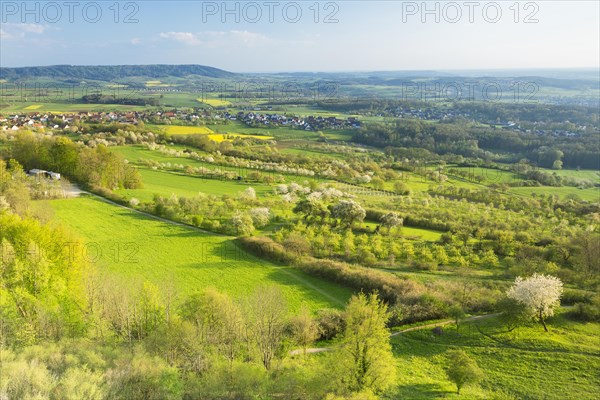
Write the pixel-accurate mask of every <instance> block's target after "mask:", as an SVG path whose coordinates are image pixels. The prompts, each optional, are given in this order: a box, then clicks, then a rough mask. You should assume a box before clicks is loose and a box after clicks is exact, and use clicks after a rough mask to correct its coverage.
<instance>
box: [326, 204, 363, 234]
mask: <svg viewBox="0 0 600 400" xmlns="http://www.w3.org/2000/svg"><path fill="white" fill-rule="evenodd" d="M331 215H332V216H333V217H334V218H337V219H339V220H340V221H341V222H342V223H343V224H344V225H345V226H346V227H347V228H350V227H351V226H352V225H354V223H355V222H358V223H360V222H362V221H363V220H364V219H365V216H366V211H365V209H364V208H363V207H362V206H361V205H360V204H359V203H357V202H356V201H354V200H340V201H339V202H338V203H337V204H336V205H334V206H332V207H331Z"/></svg>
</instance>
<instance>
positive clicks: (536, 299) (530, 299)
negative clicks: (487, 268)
mask: <svg viewBox="0 0 600 400" xmlns="http://www.w3.org/2000/svg"><path fill="white" fill-rule="evenodd" d="M562 293H563V284H562V282H561V280H560V279H559V278H557V277H554V276H550V275H543V274H540V275H538V274H533V275H532V276H531V277H529V278H525V279H523V278H521V277H520V276H519V277H517V279H515V283H514V284H513V285H512V286H511V288H510V289H508V292H506V295H507V296H508V297H509V298H511V299H513V300H516V301H517V302H519V303H521V304H523V305H524V306H525V308H526V312H527V313H528V314H529V315H530V316H531V318H532V319H534V320H536V321H539V322H541V323H542V325H543V326H544V330H545V331H546V332H548V327H546V322H545V318H548V317H551V316H553V315H554V309H555V308H556V307H558V306H559V305H560V297H561V296H562Z"/></svg>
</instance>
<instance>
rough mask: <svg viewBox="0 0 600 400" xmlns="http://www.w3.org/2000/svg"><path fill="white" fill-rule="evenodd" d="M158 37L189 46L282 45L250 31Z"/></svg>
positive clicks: (162, 33)
mask: <svg viewBox="0 0 600 400" xmlns="http://www.w3.org/2000/svg"><path fill="white" fill-rule="evenodd" d="M160 37H161V38H163V39H169V40H173V41H176V42H180V43H184V44H186V45H189V46H206V47H217V46H243V47H255V46H261V45H270V44H278V43H283V41H281V40H276V39H273V38H270V37H268V36H266V35H263V34H262V33H257V32H250V31H246V30H244V31H240V30H231V31H203V32H196V33H193V32H161V33H160Z"/></svg>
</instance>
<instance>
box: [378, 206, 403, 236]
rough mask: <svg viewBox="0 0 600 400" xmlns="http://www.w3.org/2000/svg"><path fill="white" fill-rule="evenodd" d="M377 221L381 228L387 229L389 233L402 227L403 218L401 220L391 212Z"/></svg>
mask: <svg viewBox="0 0 600 400" xmlns="http://www.w3.org/2000/svg"><path fill="white" fill-rule="evenodd" d="M379 221H380V222H381V226H383V227H385V228H387V230H388V233H389V232H390V231H391V230H392V228H395V227H400V226H402V224H403V223H404V218H402V217H401V216H400V214H398V213H397V212H393V211H392V212H389V213H386V214H384V215H382V216H381V218H380V219H379Z"/></svg>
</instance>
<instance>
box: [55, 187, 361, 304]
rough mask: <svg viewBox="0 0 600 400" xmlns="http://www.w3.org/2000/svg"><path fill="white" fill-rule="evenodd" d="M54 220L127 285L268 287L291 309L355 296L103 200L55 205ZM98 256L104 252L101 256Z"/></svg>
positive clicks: (222, 240)
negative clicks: (276, 290)
mask: <svg viewBox="0 0 600 400" xmlns="http://www.w3.org/2000/svg"><path fill="white" fill-rule="evenodd" d="M50 204H51V206H52V208H53V209H54V210H55V218H56V219H57V220H58V221H60V222H61V223H62V224H64V225H66V226H68V227H69V228H70V229H72V230H74V231H75V232H76V233H78V234H79V235H80V236H82V237H83V238H84V239H85V240H86V241H87V243H95V245H93V246H89V248H90V250H94V251H90V253H89V254H90V258H91V259H94V260H95V259H96V255H97V254H100V257H99V258H98V264H99V266H100V268H102V269H105V270H107V271H110V272H113V273H117V274H118V275H119V276H121V277H122V278H124V279H131V280H133V281H139V280H141V279H147V280H150V281H152V282H154V283H156V284H165V283H167V282H169V281H172V282H173V283H174V284H175V287H176V288H177V289H178V292H179V293H180V294H181V295H185V294H189V293H191V292H194V291H197V290H200V289H202V288H206V287H216V288H217V289H220V290H223V291H226V292H229V293H231V294H232V295H235V296H243V295H246V294H248V293H249V292H251V291H252V290H254V289H255V288H256V287H258V286H260V285H263V284H274V285H277V286H280V287H281V288H282V289H283V291H284V293H285V295H286V297H287V299H288V301H289V303H290V306H291V307H292V309H298V308H299V306H300V305H301V303H303V302H306V304H308V306H309V307H310V308H311V309H313V310H315V309H318V308H322V307H340V306H341V305H342V304H344V303H345V301H346V300H347V299H348V298H349V296H350V294H351V293H350V291H349V290H347V289H345V288H343V287H340V286H337V285H333V284H330V283H327V282H322V281H319V280H317V279H314V278H312V277H309V276H307V275H304V274H302V273H299V272H298V271H295V270H293V269H291V268H290V267H283V266H276V265H274V264H271V263H268V262H265V261H262V260H259V259H257V258H255V257H253V256H251V255H248V254H247V253H245V252H243V251H241V250H239V248H238V247H236V246H235V245H234V244H233V243H232V238H230V237H226V236H218V235H213V234H206V233H202V232H198V231H194V230H192V229H190V228H187V227H182V226H176V225H172V224H167V223H164V222H160V221H157V220H155V219H152V218H150V217H146V216H143V215H141V214H138V213H135V212H132V211H129V210H126V209H122V208H119V207H116V206H112V205H109V204H107V203H104V202H102V201H100V200H98V199H93V198H87V197H84V198H78V199H69V200H55V201H52V202H50ZM96 250H99V251H100V253H98V252H97V251H96Z"/></svg>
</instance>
